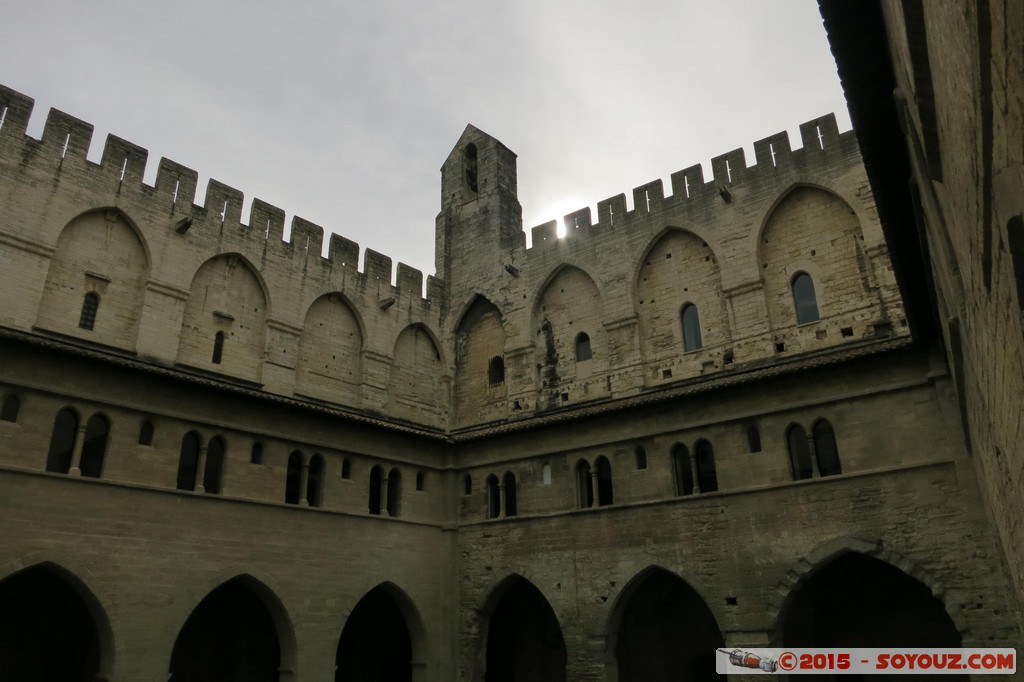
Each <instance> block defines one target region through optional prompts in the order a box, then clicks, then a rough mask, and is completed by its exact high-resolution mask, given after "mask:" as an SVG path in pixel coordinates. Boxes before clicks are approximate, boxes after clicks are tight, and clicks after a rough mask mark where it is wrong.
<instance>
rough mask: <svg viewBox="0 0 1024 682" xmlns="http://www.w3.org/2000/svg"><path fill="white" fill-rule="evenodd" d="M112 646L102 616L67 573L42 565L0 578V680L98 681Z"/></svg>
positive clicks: (104, 670)
mask: <svg viewBox="0 0 1024 682" xmlns="http://www.w3.org/2000/svg"><path fill="white" fill-rule="evenodd" d="M112 651H113V642H112V641H111V635H110V624H109V621H108V620H107V618H106V615H105V614H104V613H103V612H102V609H101V608H100V606H99V603H98V602H97V601H96V599H95V597H93V596H92V594H91V593H90V592H89V591H88V589H87V588H86V587H85V586H84V585H83V584H82V583H81V582H80V581H79V580H78V579H77V578H75V577H74V576H73V575H71V574H70V573H67V572H66V571H64V570H63V569H61V568H59V567H57V566H55V565H53V564H40V565H38V566H33V567H31V568H27V569H25V570H22V571H19V572H17V573H15V574H13V575H11V576H9V577H7V578H5V579H4V580H3V581H0V680H5V681H7V680H9V681H10V682H99V681H101V680H104V679H106V678H105V675H104V674H105V673H106V672H107V671H106V668H107V667H108V666H109V664H110V652H112Z"/></svg>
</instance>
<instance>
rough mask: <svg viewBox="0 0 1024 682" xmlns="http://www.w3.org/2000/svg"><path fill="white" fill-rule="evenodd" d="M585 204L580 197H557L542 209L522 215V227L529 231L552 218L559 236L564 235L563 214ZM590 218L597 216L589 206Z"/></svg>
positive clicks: (576, 209) (592, 219) (594, 219)
mask: <svg viewBox="0 0 1024 682" xmlns="http://www.w3.org/2000/svg"><path fill="white" fill-rule="evenodd" d="M586 205H587V200H586V199H582V198H580V197H576V196H571V197H566V198H564V199H559V200H558V201H555V202H553V203H550V204H546V205H545V206H544V208H543V210H540V211H531V212H529V213H526V214H524V215H523V227H524V229H526V231H527V233H529V231H530V228H533V227H536V226H538V225H543V224H544V223H546V222H550V221H552V220H554V221H555V222H556V223H558V236H559V238H561V237H564V236H565V220H564V218H565V215H566V214H567V213H572V212H573V211H578V210H579V209H581V208H583V207H585V206H586ZM590 216H591V217H590V219H591V221H594V222H596V220H597V217H596V216H595V215H594V207H593V206H591V207H590Z"/></svg>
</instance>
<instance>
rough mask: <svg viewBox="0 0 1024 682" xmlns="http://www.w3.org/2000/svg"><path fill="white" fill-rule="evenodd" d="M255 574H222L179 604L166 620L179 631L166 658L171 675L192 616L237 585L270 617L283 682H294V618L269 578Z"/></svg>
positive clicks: (295, 658)
mask: <svg viewBox="0 0 1024 682" xmlns="http://www.w3.org/2000/svg"><path fill="white" fill-rule="evenodd" d="M255 573H257V571H252V570H244V571H239V570H236V569H228V570H225V571H221V572H219V573H218V574H217V575H216V576H215V577H213V578H211V579H209V580H207V581H205V582H204V583H203V584H202V585H200V586H198V587H197V588H196V589H195V590H192V591H191V593H190V595H189V598H188V599H187V600H183V601H180V602H179V606H178V608H176V609H174V611H175V613H174V614H173V615H172V616H171V617H170V618H168V619H167V622H168V623H170V624H171V627H172V628H176V631H175V632H173V633H171V639H170V641H171V642H172V645H171V648H170V650H169V651H168V658H167V670H168V671H170V670H171V663H172V658H173V656H174V650H175V648H176V646H177V640H178V637H179V636H180V635H181V632H182V631H183V630H184V629H185V626H186V625H187V624H188V621H189V618H190V617H191V616H192V614H193V613H195V611H196V609H197V608H199V606H200V605H202V603H203V601H204V600H205V599H206V598H207V597H209V596H210V595H211V594H213V593H214V592H215V591H216V590H217V589H218V588H221V587H223V586H225V585H227V584H229V583H232V582H235V581H237V582H238V583H239V584H241V585H242V586H244V587H245V588H247V589H248V590H249V591H250V592H252V593H253V594H254V595H255V596H256V597H257V599H258V600H259V602H260V603H261V604H262V605H263V606H264V607H265V608H266V610H267V612H268V613H269V614H270V619H271V621H272V622H273V625H274V629H275V631H276V634H277V642H278V646H279V647H280V663H279V669H280V671H281V677H280V680H281V681H282V682H284V680H290V679H293V676H294V675H295V670H296V666H297V665H298V645H297V643H296V640H295V629H294V627H293V625H292V619H291V616H289V615H288V610H287V608H286V607H285V605H284V603H283V602H282V601H281V599H280V597H278V596H277V592H276V591H275V590H274V589H273V588H271V587H269V586H268V584H269V582H270V581H269V580H268V579H267V577H266V576H262V577H261V578H258V577H256V576H255V575H254V574H255Z"/></svg>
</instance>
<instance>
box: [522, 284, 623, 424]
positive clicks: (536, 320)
mask: <svg viewBox="0 0 1024 682" xmlns="http://www.w3.org/2000/svg"><path fill="white" fill-rule="evenodd" d="M604 322H605V320H604V300H603V295H602V291H601V288H600V287H599V286H598V284H597V283H596V282H595V281H594V279H593V278H592V277H591V276H590V275H589V274H588V273H587V272H586V271H584V270H582V269H580V268H578V267H576V266H574V265H566V264H562V265H560V266H558V267H557V268H555V270H554V271H553V272H552V273H551V275H549V277H548V279H547V282H546V284H545V285H544V287H543V288H542V289H540V290H539V293H538V294H537V296H536V299H535V300H534V305H533V317H532V326H531V329H530V332H531V338H532V339H533V342H534V346H535V348H536V355H535V357H536V362H537V365H539V367H538V368H537V388H538V391H539V399H538V406H539V407H540V408H542V409H543V408H548V409H551V408H556V407H559V406H561V405H562V404H563V403H564V402H565V401H566V400H573V401H575V400H579V399H581V398H596V397H601V390H602V388H604V389H607V385H606V384H604V385H601V384H600V382H593V381H589V380H591V379H592V378H593V377H600V376H602V375H603V373H604V372H605V371H606V370H607V368H608V359H609V355H610V352H609V348H608V339H607V334H606V333H605V329H604ZM580 332H583V333H585V334H587V346H588V347H587V351H588V353H587V354H586V356H585V357H586V359H585V360H579V359H578V358H577V357H576V353H575V348H576V340H577V338H578V335H579V333H580ZM588 382H589V383H588ZM584 389H586V390H584Z"/></svg>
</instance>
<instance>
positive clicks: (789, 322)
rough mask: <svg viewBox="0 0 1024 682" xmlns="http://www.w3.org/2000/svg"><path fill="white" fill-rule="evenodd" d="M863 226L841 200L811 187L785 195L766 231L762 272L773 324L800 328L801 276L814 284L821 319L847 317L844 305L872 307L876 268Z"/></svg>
mask: <svg viewBox="0 0 1024 682" xmlns="http://www.w3.org/2000/svg"><path fill="white" fill-rule="evenodd" d="M862 240H863V234H862V231H861V223H860V221H859V219H858V217H857V215H856V213H855V212H854V210H853V208H851V206H850V205H849V204H848V203H847V202H846V201H844V200H843V199H841V198H840V197H839V196H838V195H836V194H834V193H832V192H830V191H828V190H825V189H822V188H820V187H814V186H809V185H794V186H792V187H790V188H789V189H788V190H786V191H785V192H783V194H782V195H781V196H780V199H779V200H778V201H777V202H776V204H775V206H774V207H773V208H772V209H771V212H770V213H769V214H768V215H767V217H766V219H765V221H764V223H763V224H762V226H761V230H760V233H759V238H758V243H757V267H758V270H759V271H760V272H761V273H762V276H763V278H764V293H765V297H766V303H767V308H768V316H769V320H770V322H771V324H772V327H773V328H774V329H781V328H785V327H792V326H795V325H796V324H797V314H796V309H795V303H794V300H793V292H792V283H793V278H794V276H795V275H796V274H797V273H798V272H801V271H802V272H804V273H806V274H807V275H809V276H810V277H811V279H812V281H813V283H814V290H815V295H816V299H817V305H818V313H819V316H820V317H821V318H825V317H828V316H830V315H835V314H837V313H839V312H841V309H840V308H839V307H838V306H837V305H836V303H837V302H839V301H844V302H845V303H844V304H843V305H844V306H846V307H847V308H852V307H854V306H855V303H854V304H851V303H850V302H856V301H863V302H864V303H863V305H865V306H866V305H868V304H869V303H870V302H871V299H869V298H868V297H869V296H870V286H871V284H870V279H869V278H870V274H869V270H870V266H866V265H865V264H866V263H867V257H866V255H865V254H864V249H863V247H862Z"/></svg>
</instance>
